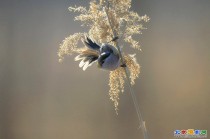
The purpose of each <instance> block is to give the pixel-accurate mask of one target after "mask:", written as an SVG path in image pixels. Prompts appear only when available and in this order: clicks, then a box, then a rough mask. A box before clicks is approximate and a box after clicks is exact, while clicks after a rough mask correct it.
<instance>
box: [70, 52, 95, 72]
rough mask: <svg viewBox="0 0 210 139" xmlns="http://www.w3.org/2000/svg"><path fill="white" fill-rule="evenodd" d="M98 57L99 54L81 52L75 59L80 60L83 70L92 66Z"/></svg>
mask: <svg viewBox="0 0 210 139" xmlns="http://www.w3.org/2000/svg"><path fill="white" fill-rule="evenodd" d="M97 59H98V56H97V55H87V54H86V55H85V54H80V55H78V56H76V57H75V59H74V60H75V61H79V60H81V61H80V63H79V67H80V68H82V69H83V70H86V69H87V68H88V67H89V66H91V65H92V64H93V63H94V62H96V60H97Z"/></svg>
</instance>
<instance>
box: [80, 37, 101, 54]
mask: <svg viewBox="0 0 210 139" xmlns="http://www.w3.org/2000/svg"><path fill="white" fill-rule="evenodd" d="M83 42H84V44H85V45H86V46H87V47H88V48H90V49H92V50H96V51H99V49H100V46H99V45H98V44H97V43H95V42H93V41H92V40H91V39H90V38H88V37H87V36H86V38H85V40H83Z"/></svg>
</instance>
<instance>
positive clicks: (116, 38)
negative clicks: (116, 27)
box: [111, 36, 119, 42]
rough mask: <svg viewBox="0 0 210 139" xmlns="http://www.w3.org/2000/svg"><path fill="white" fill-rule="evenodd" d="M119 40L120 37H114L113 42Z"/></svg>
mask: <svg viewBox="0 0 210 139" xmlns="http://www.w3.org/2000/svg"><path fill="white" fill-rule="evenodd" d="M118 39H119V37H118V36H116V37H114V38H113V39H112V40H111V41H113V42H114V41H117V40H118Z"/></svg>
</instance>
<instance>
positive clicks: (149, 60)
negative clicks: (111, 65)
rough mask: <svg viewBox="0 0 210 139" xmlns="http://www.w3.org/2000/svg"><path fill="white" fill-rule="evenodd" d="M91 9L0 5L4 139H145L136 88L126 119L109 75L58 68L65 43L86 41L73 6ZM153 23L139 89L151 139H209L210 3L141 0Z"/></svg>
mask: <svg viewBox="0 0 210 139" xmlns="http://www.w3.org/2000/svg"><path fill="white" fill-rule="evenodd" d="M88 3H89V0H80V1H78V0H44V1H43V0H20V1H17V0H1V1H0V64H1V66H0V139H58V138H59V139H71V138H72V139H98V138H100V139H107V138H108V139H128V138H132V139H140V138H142V139H143V136H142V133H141V130H138V121H137V116H136V112H135V109H134V106H133V102H132V99H131V96H130V94H129V90H128V87H127V86H126V87H125V88H126V90H125V92H124V93H123V94H121V96H120V105H119V115H116V113H115V111H114V106H113V103H112V102H111V101H110V100H109V96H108V90H109V86H108V74H109V73H108V72H105V71H101V70H98V69H97V68H96V66H95V65H94V66H92V67H90V68H88V69H87V71H85V72H83V71H82V70H81V69H80V68H79V67H78V62H74V60H73V56H69V57H66V59H65V60H64V62H63V63H58V57H57V51H58V48H59V44H60V43H61V42H62V40H63V39H64V38H65V37H67V36H69V35H70V34H73V33H75V32H85V31H87V29H86V28H81V27H80V23H79V22H74V21H73V18H74V16H75V15H77V14H75V13H70V12H69V11H68V7H69V6H74V5H82V6H88ZM132 6H133V7H132V9H133V10H134V11H136V12H138V13H139V14H140V15H144V14H147V15H148V16H150V17H151V22H149V23H148V24H145V26H146V27H147V28H148V29H147V30H144V31H143V34H142V35H141V36H140V37H139V41H140V43H141V45H142V52H135V51H132V50H131V53H137V60H138V62H139V63H140V64H141V75H140V78H139V79H138V80H137V81H136V84H135V86H134V90H135V93H136V95H137V97H138V102H139V105H140V107H141V111H142V113H143V117H144V120H145V121H146V126H147V129H148V131H149V136H150V138H151V139H172V138H174V136H173V131H174V130H176V129H180V130H181V129H206V130H208V131H210V118H209V117H210V101H209V99H210V16H209V14H210V1H209V0H158V1H157V0H149V1H148V0H133V2H132Z"/></svg>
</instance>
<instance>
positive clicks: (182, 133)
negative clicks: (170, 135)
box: [174, 129, 207, 138]
mask: <svg viewBox="0 0 210 139" xmlns="http://www.w3.org/2000/svg"><path fill="white" fill-rule="evenodd" d="M174 137H176V138H207V130H198V129H187V130H186V129H183V130H175V131H174Z"/></svg>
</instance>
